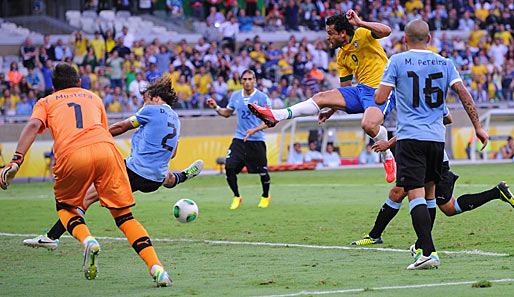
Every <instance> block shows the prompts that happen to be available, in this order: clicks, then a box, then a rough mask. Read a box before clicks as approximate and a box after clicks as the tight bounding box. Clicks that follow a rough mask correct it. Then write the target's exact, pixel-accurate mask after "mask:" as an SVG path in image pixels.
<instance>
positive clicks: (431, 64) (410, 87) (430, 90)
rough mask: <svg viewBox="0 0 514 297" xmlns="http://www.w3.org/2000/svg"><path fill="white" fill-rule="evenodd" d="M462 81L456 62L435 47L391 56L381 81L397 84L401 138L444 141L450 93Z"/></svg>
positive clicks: (398, 120) (398, 121) (391, 84)
mask: <svg viewBox="0 0 514 297" xmlns="http://www.w3.org/2000/svg"><path fill="white" fill-rule="evenodd" d="M459 81H462V80H461V78H460V75H459V73H458V72H457V70H456V69H455V66H454V65H453V62H452V61H451V60H449V59H446V58H443V57H441V56H440V55H438V54H435V53H433V52H431V51H428V50H409V51H407V52H403V53H401V54H396V55H393V56H391V58H390V59H389V62H388V63H387V65H386V67H385V69H384V74H383V76H382V80H381V82H380V83H381V84H383V85H386V86H391V87H395V88H396V106H397V112H398V117H397V122H396V126H397V135H398V136H397V137H398V140H402V139H415V140H423V141H435V142H444V140H445V128H444V125H443V115H444V108H445V101H446V94H447V93H448V88H449V87H450V86H452V85H453V84H454V83H456V82H459Z"/></svg>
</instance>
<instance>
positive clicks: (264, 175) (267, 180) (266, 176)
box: [260, 171, 271, 184]
mask: <svg viewBox="0 0 514 297" xmlns="http://www.w3.org/2000/svg"><path fill="white" fill-rule="evenodd" d="M260 175H261V182H263V183H267V184H269V183H270V182H271V178H270V176H269V173H268V172H267V171H266V172H265V173H261V174H260Z"/></svg>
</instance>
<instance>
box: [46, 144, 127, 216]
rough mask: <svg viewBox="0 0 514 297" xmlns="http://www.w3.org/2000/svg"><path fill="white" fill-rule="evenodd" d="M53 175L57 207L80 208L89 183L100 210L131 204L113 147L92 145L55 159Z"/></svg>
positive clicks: (120, 158) (120, 159) (116, 152)
mask: <svg viewBox="0 0 514 297" xmlns="http://www.w3.org/2000/svg"><path fill="white" fill-rule="evenodd" d="M54 174H55V186H54V192H55V199H56V200H57V201H58V202H59V203H61V204H64V205H68V206H71V207H79V206H80V207H81V206H82V205H83V200H84V196H85V194H86V191H87V189H88V188H89V186H90V185H91V184H92V183H94V185H95V188H96V191H97V192H98V196H99V200H100V204H101V205H102V206H103V207H107V208H110V209H123V208H127V207H131V206H133V205H134V204H135V202H134V197H133V196H132V189H131V188H130V182H129V180H128V176H127V169H126V168H125V163H124V162H123V158H122V157H121V154H120V153H119V151H118V149H117V148H116V147H115V146H114V144H111V143H107V142H100V143H94V144H91V145H88V146H85V147H82V148H79V149H77V150H75V151H74V152H72V153H70V154H68V155H66V156H64V157H63V158H58V159H57V163H56V164H55V167H54Z"/></svg>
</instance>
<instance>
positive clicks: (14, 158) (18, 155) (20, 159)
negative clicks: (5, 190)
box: [12, 152, 23, 166]
mask: <svg viewBox="0 0 514 297" xmlns="http://www.w3.org/2000/svg"><path fill="white" fill-rule="evenodd" d="M12 162H14V163H16V164H18V166H20V165H21V163H23V154H21V153H18V152H15V153H14V155H13V156H12Z"/></svg>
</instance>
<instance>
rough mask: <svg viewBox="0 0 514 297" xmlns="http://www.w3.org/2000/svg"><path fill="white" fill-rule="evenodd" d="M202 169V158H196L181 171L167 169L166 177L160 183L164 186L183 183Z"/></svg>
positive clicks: (169, 186)
mask: <svg viewBox="0 0 514 297" xmlns="http://www.w3.org/2000/svg"><path fill="white" fill-rule="evenodd" d="M202 169H203V160H196V161H194V162H193V164H191V165H189V167H187V168H186V169H184V170H183V171H181V172H171V171H168V174H167V175H166V178H165V179H164V182H163V183H162V185H163V186H164V187H166V188H174V187H175V186H176V185H178V184H180V183H183V182H185V181H187V180H190V179H192V178H193V177H195V176H197V175H199V174H200V172H201V171H202Z"/></svg>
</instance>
